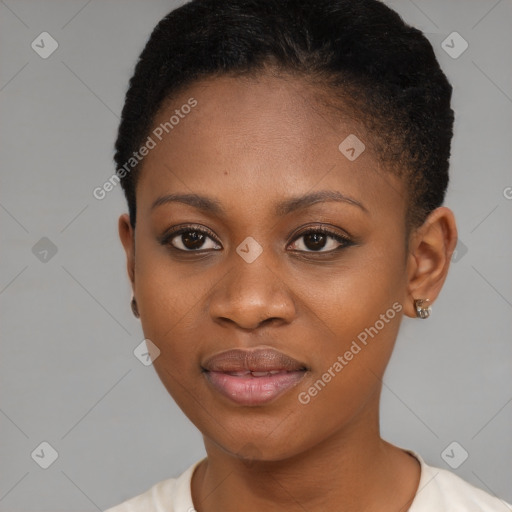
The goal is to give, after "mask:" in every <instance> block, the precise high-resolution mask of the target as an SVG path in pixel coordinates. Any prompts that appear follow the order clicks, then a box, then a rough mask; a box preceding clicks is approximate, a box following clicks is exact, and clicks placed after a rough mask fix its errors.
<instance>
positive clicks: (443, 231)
mask: <svg viewBox="0 0 512 512" xmlns="http://www.w3.org/2000/svg"><path fill="white" fill-rule="evenodd" d="M456 245H457V226H456V224H455V217H454V215H453V212H452V211H451V210H450V209H448V208H446V207H444V206H443V207H440V208H437V209H435V210H434V211H433V212H432V213H431V214H430V215H429V216H428V217H427V219H426V220H425V222H424V223H423V225H422V226H420V227H419V228H417V229H416V230H415V232H414V233H413V234H411V237H410V240H409V255H408V258H407V280H408V283H407V301H406V304H405V307H404V313H405V314H406V315H407V316H409V317H416V309H415V307H414V300H415V299H429V300H430V302H431V303H433V302H434V300H435V299H436V298H437V296H438V295H439V292H440V291H441V288H442V287H443V284H444V281H445V279H446V276H447V274H448V268H449V267H450V261H451V258H452V254H453V251H454V250H455V246H456Z"/></svg>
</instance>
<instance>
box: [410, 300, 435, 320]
mask: <svg viewBox="0 0 512 512" xmlns="http://www.w3.org/2000/svg"><path fill="white" fill-rule="evenodd" d="M414 308H415V309H416V316H417V317H418V318H423V319H426V318H428V317H429V316H430V313H432V308H431V306H430V300H429V299H416V300H415V301H414Z"/></svg>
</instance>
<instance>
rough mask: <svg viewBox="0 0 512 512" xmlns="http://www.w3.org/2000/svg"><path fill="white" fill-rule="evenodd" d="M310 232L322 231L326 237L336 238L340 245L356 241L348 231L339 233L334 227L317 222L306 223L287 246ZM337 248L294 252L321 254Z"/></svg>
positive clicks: (347, 244) (353, 243)
mask: <svg viewBox="0 0 512 512" xmlns="http://www.w3.org/2000/svg"><path fill="white" fill-rule="evenodd" d="M310 233H322V234H324V235H326V236H328V237H331V238H334V240H336V242H338V243H340V244H343V245H342V247H349V246H351V245H355V244H356V241H355V240H354V238H353V237H352V236H351V235H349V234H348V233H345V234H341V233H339V232H337V231H335V230H334V229H331V228H328V227H326V225H325V224H323V225H322V224H318V225H308V226H307V227H306V228H305V229H304V230H302V231H300V232H299V233H297V234H296V235H295V236H294V238H293V239H292V240H291V242H290V243H289V244H288V246H289V245H291V244H293V243H294V242H295V241H296V240H298V239H299V238H302V237H303V236H305V235H309V234H310ZM337 249H339V247H338V248H336V249H332V250H331V251H298V250H296V252H300V253H303V252H306V253H311V254H315V253H316V254H322V253H323V254H328V253H330V252H334V251H336V250H337Z"/></svg>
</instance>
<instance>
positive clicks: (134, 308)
mask: <svg viewBox="0 0 512 512" xmlns="http://www.w3.org/2000/svg"><path fill="white" fill-rule="evenodd" d="M130 305H131V307H132V313H133V316H134V317H135V318H140V315H139V308H138V307H137V301H136V300H135V297H132V301H131V302H130Z"/></svg>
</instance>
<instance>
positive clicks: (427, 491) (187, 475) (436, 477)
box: [105, 450, 512, 512]
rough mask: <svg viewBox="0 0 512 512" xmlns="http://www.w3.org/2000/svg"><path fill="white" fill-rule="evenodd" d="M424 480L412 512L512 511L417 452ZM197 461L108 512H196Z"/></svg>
mask: <svg viewBox="0 0 512 512" xmlns="http://www.w3.org/2000/svg"><path fill="white" fill-rule="evenodd" d="M405 451H407V452H408V453H410V454H411V455H413V456H414V457H416V458H417V459H418V461H419V462H420V465H421V477H420V483H419V486H418V492H417V493H416V496H415V498H414V501H413V502H412V505H411V507H410V508H409V511H408V512H512V505H510V504H508V503H506V502H504V501H502V500H501V499H499V498H495V497H494V496H491V495H490V494H487V493H486V492H484V491H482V490H481V489H478V488H476V487H474V486H473V485H471V484H469V483H468V482H466V481H465V480H462V478H460V477H458V476H457V475H455V474H454V473H451V472H450V471H447V470H445V469H441V468H435V467H431V466H428V465H427V464H425V462H424V460H423V459H422V458H421V457H420V456H419V455H418V454H417V453H415V452H413V451H411V450H405ZM200 462H201V461H197V462H196V463H194V464H193V465H192V466H190V467H189V468H188V469H187V470H186V471H185V472H183V473H182V474H181V475H180V476H179V477H178V478H169V479H167V480H163V481H161V482H159V483H157V484H155V485H154V486H153V487H151V488H150V489H149V490H147V491H146V492H145V493H143V494H140V495H139V496H136V497H135V498H131V499H129V500H127V501H125V502H123V503H121V504H120V505H117V506H115V507H113V508H109V509H108V510H106V511H105V512H195V509H194V505H193V503H192V495H191V491H190V483H191V480H192V473H193V472H194V469H195V468H196V467H197V465H198V464H199V463H200Z"/></svg>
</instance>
